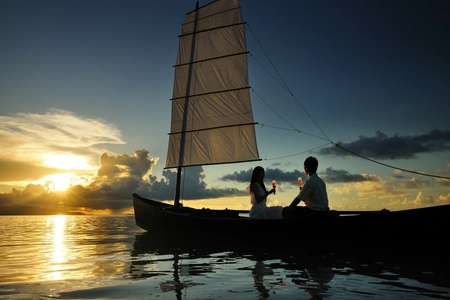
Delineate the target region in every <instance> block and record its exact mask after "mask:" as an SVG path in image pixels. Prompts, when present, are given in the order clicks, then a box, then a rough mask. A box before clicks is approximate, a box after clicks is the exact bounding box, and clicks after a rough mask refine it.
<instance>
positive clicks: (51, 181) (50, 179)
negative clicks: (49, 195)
mask: <svg viewBox="0 0 450 300" xmlns="http://www.w3.org/2000/svg"><path fill="white" fill-rule="evenodd" d="M76 179H77V176H76V175H75V174H73V173H60V174H52V175H48V176H45V177H44V179H43V181H44V186H45V187H47V188H48V189H49V190H50V191H52V192H57V191H65V190H67V189H68V188H69V187H70V186H72V183H73V181H74V180H76Z"/></svg>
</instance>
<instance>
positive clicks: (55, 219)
mask: <svg viewBox="0 0 450 300" xmlns="http://www.w3.org/2000/svg"><path fill="white" fill-rule="evenodd" d="M66 219H67V216H63V215H58V216H52V217H49V218H47V227H50V228H52V229H53V231H52V232H49V233H48V237H49V238H50V239H52V243H53V248H52V249H51V252H50V253H49V254H50V255H51V261H50V264H49V269H50V270H49V272H48V273H47V274H45V276H44V277H45V278H47V279H53V280H59V279H62V270H63V267H62V264H64V263H66V262H67V259H66V254H67V247H66V245H65V241H64V236H65V235H64V232H65V229H66Z"/></svg>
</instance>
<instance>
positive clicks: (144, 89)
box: [0, 0, 450, 213]
mask: <svg viewBox="0 0 450 300" xmlns="http://www.w3.org/2000/svg"><path fill="white" fill-rule="evenodd" d="M273 3H274V2H273V1H255V0H252V1H250V0H241V1H240V4H241V7H242V13H243V16H244V19H245V20H246V22H247V27H246V28H247V38H248V40H247V44H248V50H249V51H250V53H251V56H249V67H250V71H249V77H250V85H251V87H252V92H251V97H252V103H253V109H254V118H255V121H256V122H258V123H259V125H258V126H257V139H258V144H259V152H260V156H261V158H262V159H263V160H262V161H261V162H258V163H254V162H253V163H243V164H236V165H230V166H208V167H204V168H190V169H189V170H188V172H186V173H187V174H186V178H185V187H186V188H185V192H184V197H185V199H187V200H185V205H192V206H200V207H202V206H210V207H236V208H249V205H250V204H249V201H250V200H249V196H248V194H246V187H247V185H248V181H249V179H250V172H251V169H252V168H253V167H255V166H257V165H262V166H263V167H264V168H266V184H269V183H270V181H271V180H273V179H275V180H277V182H278V192H277V195H276V196H275V197H274V196H271V197H270V198H269V204H272V205H288V204H289V203H290V201H291V200H292V199H293V198H294V197H295V195H296V194H297V191H298V188H297V186H296V181H297V177H298V176H299V175H302V172H303V161H304V159H305V158H306V157H307V156H309V155H313V156H315V157H317V158H318V159H319V170H318V174H319V176H322V177H323V178H324V179H325V181H326V182H327V187H328V193H329V198H330V205H331V207H332V208H335V209H381V208H384V207H385V208H387V209H393V210H395V209H402V208H410V207H418V206H419V207H420V206H428V205H438V204H445V203H450V181H449V180H448V179H444V178H435V177H430V176H421V175H417V174H412V173H408V172H405V171H400V170H398V169H395V168H390V167H386V166H382V165H380V164H376V163H374V162H371V161H368V160H365V159H361V158H359V157H356V156H353V155H348V152H346V151H343V150H342V149H339V148H336V147H333V145H332V144H331V142H333V143H340V145H342V147H344V148H347V149H349V150H351V151H353V152H355V153H358V154H360V155H363V156H365V157H368V158H370V159H372V160H375V161H378V162H381V163H383V164H387V165H391V166H394V167H396V168H399V169H403V170H411V171H416V172H423V173H427V174H432V175H436V176H441V177H449V176H450V155H449V154H450V152H449V148H450V121H449V115H450V108H449V105H448V103H449V95H450V77H449V76H448V70H450V55H449V53H450V32H449V31H448V28H450V24H449V23H450V21H449V18H448V16H449V14H450V3H449V2H448V1H279V2H278V3H276V5H274V4H273ZM204 4H207V1H203V2H202V1H200V5H204ZM194 8H195V1H187V0H174V1H157V2H156V1H151V2H150V1H94V2H92V1H54V0H48V1H16V0H14V1H5V0H3V1H0V36H2V39H0V66H1V71H0V136H1V137H2V138H1V139H0V206H1V205H31V204H33V205H43V206H52V205H54V206H58V205H64V206H65V207H68V208H69V209H71V210H78V209H81V210H83V211H85V212H114V213H116V212H129V211H130V208H131V193H133V192H138V193H140V194H141V195H142V196H148V197H151V198H156V199H171V198H172V197H173V176H174V173H173V171H174V170H163V167H164V165H165V158H166V151H167V143H168V135H167V133H168V132H169V126H170V120H169V118H170V109H171V107H170V98H171V96H172V88H173V68H172V66H173V65H174V63H175V59H176V51H177V47H178V38H177V36H178V35H179V34H180V33H181V24H182V22H183V20H184V17H185V15H186V13H187V12H189V11H191V10H192V9H194ZM260 45H261V46H262V47H263V50H262V49H261V48H260ZM273 66H275V68H276V69H274V68H273ZM266 70H268V71H269V72H270V73H268V72H266ZM278 74H279V75H281V78H279V75H278ZM273 77H276V78H277V81H278V82H277V81H275V80H274V78H273ZM279 82H282V83H284V84H285V85H286V86H287V89H288V90H289V91H290V92H288V91H286V88H283V87H282V86H281V85H280V84H279ZM294 128H295V129H297V130H300V131H301V133H298V132H296V131H295V130H293V129H294ZM135 151H138V152H136V153H135ZM55 174H58V175H55ZM149 176H150V177H149ZM303 177H304V179H306V177H305V175H304V174H303ZM68 183H71V185H72V186H71V187H69V188H67V184H68ZM58 186H59V187H58ZM59 190H61V191H59ZM62 190H65V191H62ZM74 195H76V197H75V196H74ZM49 199H51V201H50V200H49ZM188 199H194V200H192V201H191V200H188ZM199 199H206V200H203V201H202V200H199Z"/></svg>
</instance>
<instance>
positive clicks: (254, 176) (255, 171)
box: [249, 166, 267, 193]
mask: <svg viewBox="0 0 450 300" xmlns="http://www.w3.org/2000/svg"><path fill="white" fill-rule="evenodd" d="M262 171H264V168H263V167H261V166H257V167H255V168H254V169H253V173H252V178H251V179H250V188H249V191H250V193H252V192H253V191H252V187H253V183H255V182H257V183H259V185H260V186H261V187H262V188H263V189H264V190H265V191H267V189H266V186H265V185H264V182H263V181H259V173H261V172H262Z"/></svg>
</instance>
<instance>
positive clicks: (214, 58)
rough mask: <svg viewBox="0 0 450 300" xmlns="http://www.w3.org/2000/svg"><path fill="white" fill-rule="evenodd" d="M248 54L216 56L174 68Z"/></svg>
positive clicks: (246, 52)
mask: <svg viewBox="0 0 450 300" xmlns="http://www.w3.org/2000/svg"><path fill="white" fill-rule="evenodd" d="M248 53H250V52H249V51H245V52H239V53H233V54H228V55H223V56H216V57H211V58H207V59H202V60H196V61H192V62H187V63H184V64H178V65H174V67H175V68H176V67H181V66H187V65H190V64H198V63H202V62H205V61H210V60H218V59H222V58H228V57H232V56H238V55H244V54H248Z"/></svg>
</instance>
